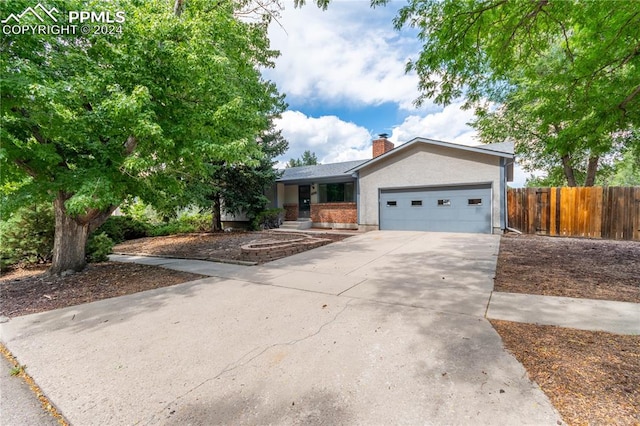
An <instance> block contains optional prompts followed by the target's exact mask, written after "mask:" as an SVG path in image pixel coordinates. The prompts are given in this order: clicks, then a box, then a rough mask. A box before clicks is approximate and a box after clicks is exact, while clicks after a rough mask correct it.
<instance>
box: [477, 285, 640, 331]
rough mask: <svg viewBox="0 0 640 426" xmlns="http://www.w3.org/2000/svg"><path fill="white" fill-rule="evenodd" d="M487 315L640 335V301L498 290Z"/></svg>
mask: <svg viewBox="0 0 640 426" xmlns="http://www.w3.org/2000/svg"><path fill="white" fill-rule="evenodd" d="M487 318H492V319H501V320H506V321H514V322H525V323H530V324H543V325H557V326H560V327H568V328H577V329H580V330H592V331H607V332H609V333H616V334H632V335H638V334H640V303H629V302H612V301H609V300H592V299H576V298H573V297H555V296H539V295H534V294H516V293H500V292H494V293H493V294H492V295H491V301H490V303H489V309H488V310H487Z"/></svg>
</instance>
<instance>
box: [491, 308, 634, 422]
mask: <svg viewBox="0 0 640 426" xmlns="http://www.w3.org/2000/svg"><path fill="white" fill-rule="evenodd" d="M491 324H492V325H493V327H494V328H495V329H496V331H497V332H498V333H499V334H500V336H501V337H502V340H503V342H504V345H505V347H506V348H507V350H509V351H510V352H511V353H513V354H514V356H515V357H516V359H517V360H518V361H520V362H521V363H522V365H524V367H525V368H526V369H527V372H528V373H529V377H530V378H531V379H532V380H534V381H535V382H537V383H538V384H539V385H540V387H541V388H542V390H543V391H544V392H545V394H546V395H547V396H548V397H549V399H550V400H551V402H552V403H553V405H554V406H555V407H556V409H557V410H558V411H559V412H560V414H561V415H562V417H563V419H564V420H565V421H566V422H567V423H568V424H570V425H638V424H640V336H621V335H617V334H611V333H605V332H598V331H583V330H574V329H570V328H561V327H555V326H547V325H535V324H518V323H513V322H507V321H498V320H491Z"/></svg>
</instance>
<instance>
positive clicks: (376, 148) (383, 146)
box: [373, 133, 394, 158]
mask: <svg viewBox="0 0 640 426" xmlns="http://www.w3.org/2000/svg"><path fill="white" fill-rule="evenodd" d="M387 136H389V135H387V134H386V133H381V134H379V135H378V139H374V141H373V158H376V157H379V156H381V155H382V154H384V153H385V152H389V151H391V150H392V149H393V148H394V145H393V143H391V142H389V141H388V140H387Z"/></svg>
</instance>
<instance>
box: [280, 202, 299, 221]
mask: <svg viewBox="0 0 640 426" xmlns="http://www.w3.org/2000/svg"><path fill="white" fill-rule="evenodd" d="M283 207H284V220H298V205H297V204H284V206H283Z"/></svg>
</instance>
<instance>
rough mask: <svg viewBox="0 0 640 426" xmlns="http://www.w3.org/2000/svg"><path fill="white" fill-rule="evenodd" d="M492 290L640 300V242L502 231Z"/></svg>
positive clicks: (625, 300)
mask: <svg viewBox="0 0 640 426" xmlns="http://www.w3.org/2000/svg"><path fill="white" fill-rule="evenodd" d="M494 290H495V291H502V292H508V293H527V294H542V295H547V296H565V297H581V298H587V299H602V300H617V301H620V302H634V303H640V243H639V242H636V241H611V240H593V239H580V238H559V237H543V236H536V235H517V234H507V235H506V236H505V237H503V238H502V240H501V243H500V255H499V257H498V267H497V271H496V279H495V286H494Z"/></svg>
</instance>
